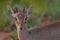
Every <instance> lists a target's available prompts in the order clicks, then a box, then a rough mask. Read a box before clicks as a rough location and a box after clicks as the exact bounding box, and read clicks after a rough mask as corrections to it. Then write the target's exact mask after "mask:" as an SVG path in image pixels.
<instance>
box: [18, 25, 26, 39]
mask: <svg viewBox="0 0 60 40" xmlns="http://www.w3.org/2000/svg"><path fill="white" fill-rule="evenodd" d="M17 34H18V39H19V40H26V39H27V27H26V25H24V28H23V29H22V30H20V28H19V27H18V28H17Z"/></svg>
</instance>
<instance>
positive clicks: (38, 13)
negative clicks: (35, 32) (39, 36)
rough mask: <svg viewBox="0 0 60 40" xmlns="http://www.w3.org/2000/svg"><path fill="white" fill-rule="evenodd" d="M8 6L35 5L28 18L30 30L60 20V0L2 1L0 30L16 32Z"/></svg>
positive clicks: (0, 3)
mask: <svg viewBox="0 0 60 40" xmlns="http://www.w3.org/2000/svg"><path fill="white" fill-rule="evenodd" d="M7 5H9V6H11V7H12V8H14V6H15V5H16V6H17V7H18V8H21V9H22V8H23V7H24V6H25V7H29V6H30V5H33V9H32V14H31V15H30V17H29V18H28V22H27V24H28V28H30V27H41V26H42V25H44V22H45V24H46V23H47V24H48V23H50V22H52V21H54V20H59V19H60V0H0V30H10V31H11V29H12V30H15V29H16V27H15V24H14V21H13V18H12V17H11V16H10V14H9V12H8V10H7Z"/></svg>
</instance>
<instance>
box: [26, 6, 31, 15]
mask: <svg viewBox="0 0 60 40" xmlns="http://www.w3.org/2000/svg"><path fill="white" fill-rule="evenodd" d="M26 12H27V16H29V15H30V14H31V13H32V6H30V7H29V8H28V9H27V10H26Z"/></svg>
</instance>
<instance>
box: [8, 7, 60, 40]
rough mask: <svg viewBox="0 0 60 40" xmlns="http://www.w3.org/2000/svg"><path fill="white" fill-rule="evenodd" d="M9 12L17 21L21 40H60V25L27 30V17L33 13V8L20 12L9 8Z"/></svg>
mask: <svg viewBox="0 0 60 40" xmlns="http://www.w3.org/2000/svg"><path fill="white" fill-rule="evenodd" d="M8 10H9V12H10V13H11V15H12V16H13V18H14V19H15V24H16V28H17V34H18V39H19V40H60V25H59V24H60V23H59V22H58V23H55V25H54V24H53V25H50V26H46V27H41V28H36V29H31V30H27V25H26V21H27V17H28V15H29V14H30V13H31V8H30V7H29V8H28V9H25V8H24V9H23V10H20V9H18V8H15V9H14V10H13V9H12V8H11V7H8Z"/></svg>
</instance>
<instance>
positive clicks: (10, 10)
mask: <svg viewBox="0 0 60 40" xmlns="http://www.w3.org/2000/svg"><path fill="white" fill-rule="evenodd" d="M7 9H8V11H9V13H10V14H11V15H12V16H13V17H15V16H14V11H13V9H12V8H11V7H10V6H7Z"/></svg>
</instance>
